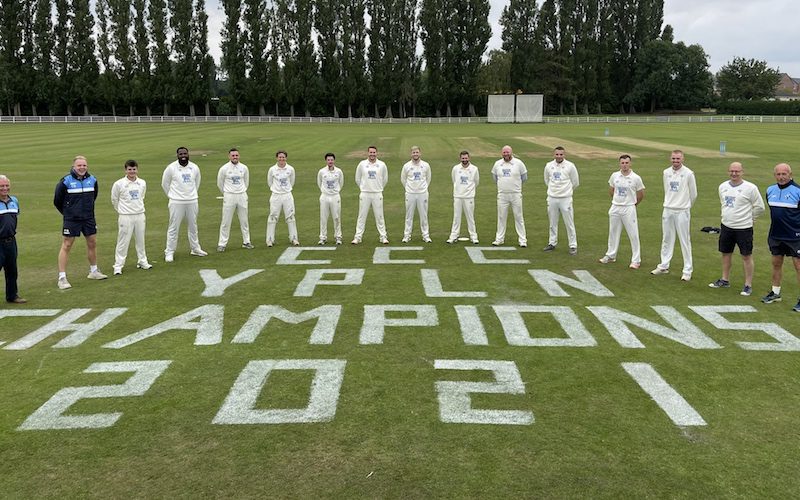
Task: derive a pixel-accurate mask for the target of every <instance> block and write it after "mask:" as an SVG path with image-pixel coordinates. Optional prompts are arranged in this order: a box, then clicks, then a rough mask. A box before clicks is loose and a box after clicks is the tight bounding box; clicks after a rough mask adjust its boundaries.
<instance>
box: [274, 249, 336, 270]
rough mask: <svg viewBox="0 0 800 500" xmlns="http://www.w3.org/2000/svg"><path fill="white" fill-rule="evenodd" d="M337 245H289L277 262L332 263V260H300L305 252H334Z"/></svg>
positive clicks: (293, 264)
mask: <svg viewBox="0 0 800 500" xmlns="http://www.w3.org/2000/svg"><path fill="white" fill-rule="evenodd" d="M334 251H336V247H288V248H287V249H286V250H284V251H283V253H282V254H281V256H280V257H278V260H277V262H276V264H277V265H279V266H324V265H327V264H330V263H331V261H330V260H300V259H299V258H298V257H300V254H301V253H303V252H334Z"/></svg>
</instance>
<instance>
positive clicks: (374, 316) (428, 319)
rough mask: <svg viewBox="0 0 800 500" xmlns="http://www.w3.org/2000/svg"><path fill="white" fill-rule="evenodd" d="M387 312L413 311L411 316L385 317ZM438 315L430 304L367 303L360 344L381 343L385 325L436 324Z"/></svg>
mask: <svg viewBox="0 0 800 500" xmlns="http://www.w3.org/2000/svg"><path fill="white" fill-rule="evenodd" d="M387 312H413V313H415V317H413V318H387V317H386V313H387ZM437 325H439V315H438V314H437V312H436V307H435V306H432V305H422V304H420V305H367V306H364V323H363V324H362V325H361V335H360V336H359V343H361V344H383V336H384V334H385V333H386V327H387V326H406V327H408V326H437Z"/></svg>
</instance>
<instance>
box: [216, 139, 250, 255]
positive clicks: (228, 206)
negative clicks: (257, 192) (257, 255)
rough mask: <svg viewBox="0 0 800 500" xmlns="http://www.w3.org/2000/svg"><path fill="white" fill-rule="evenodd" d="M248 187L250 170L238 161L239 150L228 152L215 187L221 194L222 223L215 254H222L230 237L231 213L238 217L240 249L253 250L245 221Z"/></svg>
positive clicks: (218, 173) (248, 226) (248, 224)
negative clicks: (226, 161) (240, 231)
mask: <svg viewBox="0 0 800 500" xmlns="http://www.w3.org/2000/svg"><path fill="white" fill-rule="evenodd" d="M249 185H250V170H249V169H248V168H247V165H245V164H244V163H241V162H240V161H239V150H238V149H236V148H231V149H230V151H228V163H226V164H225V165H223V166H221V167H220V168H219V172H217V187H218V188H219V191H220V192H221V193H222V221H221V222H220V224H219V240H217V252H224V251H225V247H226V246H227V245H228V238H229V237H230V235H231V221H232V220H233V212H234V211H235V212H236V214H237V215H238V216H239V228H240V229H241V230H242V248H247V249H248V250H252V249H253V244H252V243H251V242H250V223H249V221H248V220H247V187H248V186H249Z"/></svg>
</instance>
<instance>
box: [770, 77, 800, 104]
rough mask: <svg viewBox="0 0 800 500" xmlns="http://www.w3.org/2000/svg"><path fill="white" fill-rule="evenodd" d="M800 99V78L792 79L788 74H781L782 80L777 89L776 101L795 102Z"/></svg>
mask: <svg viewBox="0 0 800 500" xmlns="http://www.w3.org/2000/svg"><path fill="white" fill-rule="evenodd" d="M797 99H800V78H792V77H791V76H789V75H787V74H786V73H781V80H780V82H778V86H777V87H775V100H777V101H794V100H797Z"/></svg>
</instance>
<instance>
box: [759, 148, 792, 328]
mask: <svg viewBox="0 0 800 500" xmlns="http://www.w3.org/2000/svg"><path fill="white" fill-rule="evenodd" d="M773 173H774V175H775V180H776V181H777V182H776V183H775V184H773V185H771V186H769V187H768V188H767V205H769V215H770V218H771V219H772V224H770V226H769V238H768V239H767V241H768V243H769V251H770V253H771V254H772V289H771V290H770V291H769V293H768V294H767V295H765V296H764V297H763V298H762V299H761V302H763V303H765V304H771V303H773V302H780V301H781V278H782V272H783V258H784V257H791V258H792V263H793V264H794V270H795V273H796V274H797V282H798V284H800V186H798V185H797V184H796V183H795V182H794V180H793V179H792V167H790V166H789V164H787V163H779V164H777V165H775V168H774V170H773ZM792 310H793V311H794V312H800V299H799V300H798V301H797V304H796V305H795V306H794V307H793V308H792Z"/></svg>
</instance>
